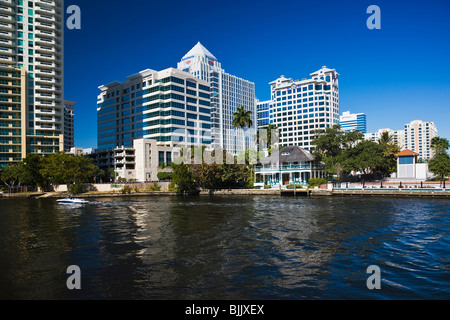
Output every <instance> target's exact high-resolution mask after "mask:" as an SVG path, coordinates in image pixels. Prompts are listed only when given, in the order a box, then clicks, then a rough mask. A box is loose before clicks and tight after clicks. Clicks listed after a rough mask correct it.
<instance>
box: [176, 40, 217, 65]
mask: <svg viewBox="0 0 450 320" xmlns="http://www.w3.org/2000/svg"><path fill="white" fill-rule="evenodd" d="M196 56H206V57H208V58H209V59H211V60H216V61H217V58H216V57H215V56H214V55H213V54H212V53H211V52H209V51H208V49H206V48H205V47H204V46H203V45H202V44H201V43H200V41H199V42H198V43H197V44H196V45H195V46H194V47H193V48H192V49H191V50H190V51H189V52H188V53H186V55H185V56H184V57H183V59H182V61H183V60H186V59H189V58H192V57H196Z"/></svg>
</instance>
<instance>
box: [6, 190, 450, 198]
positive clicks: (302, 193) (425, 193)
mask: <svg viewBox="0 0 450 320" xmlns="http://www.w3.org/2000/svg"><path fill="white" fill-rule="evenodd" d="M177 195H179V194H178V193H176V192H167V191H150V192H137V193H136V192H132V193H126V194H123V193H121V192H90V193H84V194H80V195H78V197H80V198H101V197H145V196H177ZM198 195H200V196H227V195H233V196H236V195H241V196H249V195H250V196H251V195H261V196H264V195H271V196H298V197H323V196H328V197H330V196H370V197H435V198H450V190H444V189H440V190H430V189H428V190H423V189H422V190H414V189H401V190H390V189H365V190H346V189H345V190H342V189H341V190H329V189H298V190H292V189H291V190H286V189H283V190H282V191H281V192H280V190H279V189H227V190H202V191H200V193H199V194H198ZM64 197H66V193H56V192H54V193H29V194H12V195H9V194H3V195H0V199H1V198H3V199H8V198H13V199H14V198H64Z"/></svg>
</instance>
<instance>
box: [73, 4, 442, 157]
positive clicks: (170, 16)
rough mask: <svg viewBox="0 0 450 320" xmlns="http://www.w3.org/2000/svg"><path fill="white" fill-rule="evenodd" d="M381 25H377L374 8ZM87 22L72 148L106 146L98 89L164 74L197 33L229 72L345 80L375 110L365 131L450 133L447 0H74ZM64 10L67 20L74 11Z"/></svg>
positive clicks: (346, 96) (351, 93)
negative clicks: (407, 127) (422, 127)
mask: <svg viewBox="0 0 450 320" xmlns="http://www.w3.org/2000/svg"><path fill="white" fill-rule="evenodd" d="M373 4H374V5H377V6H379V7H380V9H381V30H369V29H368V28H367V27H366V21H367V19H368V18H369V16H370V14H367V13H366V10H367V8H368V7H369V6H370V5H373ZM65 5H66V7H67V6H69V5H78V6H79V7H80V8H81V30H69V29H67V28H66V31H65V99H67V100H73V101H76V102H77V104H76V105H75V108H76V109H75V111H76V118H75V144H76V146H77V147H84V148H95V147H96V146H97V129H96V128H97V122H96V119H97V118H96V100H97V95H98V94H99V92H100V91H99V89H98V87H99V86H100V85H102V84H107V83H110V82H112V81H116V80H117V81H123V80H125V79H126V77H127V76H128V75H131V74H134V73H136V72H139V71H141V70H144V69H147V68H150V69H154V70H163V69H166V68H169V67H175V68H176V66H177V62H179V61H180V59H181V58H182V57H183V56H184V55H185V54H186V53H187V52H188V51H189V50H190V49H191V48H192V47H193V46H194V45H195V44H196V43H197V42H198V41H200V42H201V43H202V44H203V45H204V46H205V47H206V48H207V49H208V50H209V51H211V53H212V54H214V55H215V56H216V57H217V59H218V60H219V61H220V62H221V63H222V67H223V68H224V69H225V71H226V72H228V73H231V74H233V75H236V76H239V77H241V78H244V79H246V80H249V81H252V82H254V83H255V86H256V97H257V98H258V99H259V100H267V99H269V98H270V88H269V85H268V83H269V82H270V81H273V80H275V79H276V78H278V77H279V76H280V75H285V76H286V77H289V78H293V79H302V78H308V77H309V74H310V73H312V72H314V71H316V70H318V69H320V68H321V67H322V66H324V65H326V66H327V67H329V68H335V69H336V70H337V72H338V73H340V74H341V77H340V98H341V100H340V102H341V113H342V112H344V111H351V112H355V113H356V112H363V113H366V114H367V120H368V131H369V132H373V131H376V130H378V129H381V128H391V129H402V128H403V126H404V124H405V123H408V122H410V121H412V120H424V121H434V122H435V124H436V125H437V127H438V131H439V132H438V134H439V136H441V137H445V138H447V139H450V125H449V123H450V121H449V120H450V63H449V58H450V1H448V0H427V1H411V0H409V1H393V0H389V1H384V0H370V1H365V0H360V1H346V0H339V1H335V0H322V1H313V0H296V1H291V0H279V1H266V0H261V1H254V0H251V1H246V0H239V1H236V0H226V1H223V0H221V1H203V0H199V1H191V2H189V1H174V0H166V1H153V0H145V1H144V0H139V1H138V0H128V1H116V0H109V1H106V0H98V1H87V0H66V1H65ZM68 16H69V15H67V16H66V17H68Z"/></svg>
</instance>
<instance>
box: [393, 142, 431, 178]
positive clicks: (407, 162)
mask: <svg viewBox="0 0 450 320" xmlns="http://www.w3.org/2000/svg"><path fill="white" fill-rule="evenodd" d="M396 157H397V175H396V177H395V178H396V179H400V180H401V179H404V180H405V179H406V180H418V181H425V180H427V179H429V178H431V177H432V175H431V173H430V172H429V171H428V163H427V162H423V163H420V162H417V159H418V157H419V154H418V153H417V152H414V151H411V150H408V149H406V150H403V151H402V152H399V153H397V154H396Z"/></svg>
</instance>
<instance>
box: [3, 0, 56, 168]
mask: <svg viewBox="0 0 450 320" xmlns="http://www.w3.org/2000/svg"><path fill="white" fill-rule="evenodd" d="M63 20H64V1H62V0H52V1H39V0H30V1H24V0H2V1H1V2H0V67H1V71H0V73H1V75H2V76H1V77H2V79H1V80H0V81H1V89H0V92H1V93H2V95H1V98H0V109H1V110H2V113H3V116H6V111H8V115H7V118H8V122H10V124H8V126H7V127H6V128H5V127H3V128H1V127H0V130H1V131H2V132H3V133H5V132H6V131H9V132H12V133H8V134H7V135H6V137H5V135H3V134H0V141H1V142H0V143H1V144H2V145H3V146H2V147H1V148H2V150H7V149H8V148H7V147H5V146H4V144H5V142H6V144H8V145H10V146H11V148H9V149H8V151H7V152H5V153H3V154H4V155H2V156H0V157H1V158H2V159H3V160H2V164H1V165H2V166H4V165H5V164H7V163H10V162H14V161H20V160H21V159H23V158H24V157H26V155H27V154H30V153H36V154H49V153H55V152H59V151H63V149H64V141H63V132H64V113H63V109H64V106H63V101H64V97H63V96H64V94H63V92H64V86H63V79H64V74H63V72H64V62H63V57H64V47H63V44H64V21H63ZM19 69H20V70H22V71H20V73H21V75H20V77H19V71H18V70H19ZM19 79H20V81H19ZM19 107H20V110H18V108H19ZM19 111H20V112H19ZM19 114H20V121H19V118H18V117H19ZM5 123H6V122H4V123H2V124H3V125H4V124H5ZM11 128H13V130H12V129H11ZM5 130H6V131H5ZM11 137H12V138H11ZM19 140H20V142H21V143H20V146H19V144H18V141H19Z"/></svg>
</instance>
